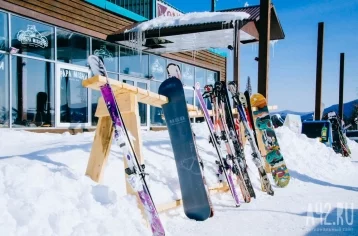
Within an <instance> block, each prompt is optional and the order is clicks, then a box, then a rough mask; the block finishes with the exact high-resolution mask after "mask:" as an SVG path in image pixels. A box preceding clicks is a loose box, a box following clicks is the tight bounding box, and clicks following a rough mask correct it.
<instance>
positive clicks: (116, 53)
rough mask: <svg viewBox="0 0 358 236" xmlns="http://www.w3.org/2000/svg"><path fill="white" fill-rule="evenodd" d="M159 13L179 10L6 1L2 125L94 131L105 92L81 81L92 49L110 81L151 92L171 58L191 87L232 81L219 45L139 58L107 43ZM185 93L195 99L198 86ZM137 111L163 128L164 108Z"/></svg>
mask: <svg viewBox="0 0 358 236" xmlns="http://www.w3.org/2000/svg"><path fill="white" fill-rule="evenodd" d="M129 2H131V4H128V3H129ZM126 4H127V5H126ZM160 14H166V15H169V14H181V12H180V11H178V10H177V9H175V8H173V7H172V6H169V5H167V4H165V3H163V2H161V1H154V0H132V1H128V0H126V1H121V0H110V1H106V0H72V1H67V0H57V1H51V0H31V1H20V0H0V127H1V128H13V129H28V130H33V131H41V132H42V131H50V130H51V131H59V132H62V131H63V130H68V129H74V130H80V131H81V130H84V129H89V130H91V129H93V128H94V127H95V126H96V124H97V119H96V117H94V113H95V110H96V106H97V101H98V97H99V96H100V93H99V92H98V91H92V90H90V89H87V88H84V87H82V85H81V82H82V80H84V79H86V78H88V77H89V76H91V75H90V72H89V69H88V67H87V66H86V59H87V57H88V56H89V55H90V54H99V55H102V56H103V57H104V58H105V64H106V67H107V69H108V71H110V77H111V78H113V79H118V80H120V81H123V82H125V83H129V84H132V85H136V86H138V87H141V88H144V89H149V90H151V91H153V92H157V89H158V86H159V84H160V83H161V81H163V80H164V79H166V77H167V75H166V65H167V64H168V63H171V62H175V63H179V64H180V66H181V68H182V73H183V78H184V82H185V83H186V84H187V85H194V83H195V81H200V82H201V83H213V82H214V81H215V80H218V79H225V78H226V57H225V55H222V54H220V53H217V52H215V51H214V50H205V51H199V52H195V53H193V52H182V53H171V54H164V55H154V54H146V53H143V54H142V55H138V52H136V51H135V50H134V49H132V48H129V47H124V46H119V45H118V44H113V43H109V42H107V41H105V39H106V37H107V35H109V34H111V33H113V32H115V31H117V30H118V29H121V28H123V27H125V26H127V25H130V24H132V23H134V22H139V21H144V20H147V19H152V18H153V17H156V16H157V15H160ZM186 95H187V101H188V103H191V104H194V103H195V101H194V95H193V91H186ZM139 109H140V117H141V124H142V126H143V128H144V129H149V128H150V127H151V126H161V125H163V120H162V118H161V117H162V116H161V109H159V108H154V107H150V106H148V105H145V104H140V106H139Z"/></svg>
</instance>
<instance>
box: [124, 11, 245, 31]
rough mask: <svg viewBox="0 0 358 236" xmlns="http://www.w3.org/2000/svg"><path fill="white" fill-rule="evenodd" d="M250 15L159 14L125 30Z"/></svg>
mask: <svg viewBox="0 0 358 236" xmlns="http://www.w3.org/2000/svg"><path fill="white" fill-rule="evenodd" d="M249 17H250V15H249V14H248V13H246V12H191V13H187V14H184V15H180V16H160V17H157V18H154V19H152V20H149V21H145V22H143V23H140V24H138V25H137V26H135V27H133V28H132V29H130V30H126V31H125V32H135V31H139V32H140V31H146V30H151V29H158V28H165V27H175V26H182V25H196V24H205V23H214V22H225V23H230V22H231V21H235V20H244V19H247V18H249Z"/></svg>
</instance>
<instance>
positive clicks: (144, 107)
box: [137, 82, 147, 126]
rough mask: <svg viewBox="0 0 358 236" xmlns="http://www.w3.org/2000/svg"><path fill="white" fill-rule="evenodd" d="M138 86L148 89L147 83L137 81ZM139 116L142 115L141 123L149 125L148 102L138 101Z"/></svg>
mask: <svg viewBox="0 0 358 236" xmlns="http://www.w3.org/2000/svg"><path fill="white" fill-rule="evenodd" d="M137 87H138V88H142V89H147V84H146V83H141V82H137ZM138 109H139V116H140V124H141V125H142V126H146V125H147V104H144V103H141V102H138Z"/></svg>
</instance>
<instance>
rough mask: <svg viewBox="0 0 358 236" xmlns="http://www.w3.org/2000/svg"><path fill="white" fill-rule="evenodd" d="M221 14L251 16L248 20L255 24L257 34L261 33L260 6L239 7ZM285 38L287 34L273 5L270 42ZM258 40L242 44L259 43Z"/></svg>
mask: <svg viewBox="0 0 358 236" xmlns="http://www.w3.org/2000/svg"><path fill="white" fill-rule="evenodd" d="M219 12H245V13H248V14H250V17H249V18H248V20H249V21H253V22H254V23H255V27H256V30H257V32H258V31H259V29H258V28H259V24H260V5H254V6H248V7H239V8H231V9H225V10H220V11H219ZM284 38H285V33H284V32H283V29H282V26H281V23H280V21H279V19H278V16H277V12H276V9H275V6H274V5H273V4H272V3H271V32H270V40H280V39H284ZM257 41H258V39H257V40H254V41H248V42H245V41H244V42H242V43H252V42H257Z"/></svg>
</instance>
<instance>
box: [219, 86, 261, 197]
mask: <svg viewBox="0 0 358 236" xmlns="http://www.w3.org/2000/svg"><path fill="white" fill-rule="evenodd" d="M215 87H216V90H217V94H218V96H219V97H220V100H221V102H222V104H223V106H224V116H225V120H224V121H223V122H224V123H226V125H225V127H227V129H228V131H227V132H228V134H229V137H230V139H231V141H232V146H233V147H234V150H235V156H236V157H237V158H236V159H235V160H236V161H237V162H238V163H237V165H238V167H239V168H240V172H241V175H242V179H243V181H244V182H245V186H246V191H248V193H249V195H250V196H251V197H253V198H256V194H255V191H254V188H253V187H252V184H251V180H250V176H249V173H248V171H247V164H246V159H245V154H244V148H243V146H241V145H240V143H239V137H238V135H237V132H236V128H235V123H234V117H233V115H232V111H231V106H230V101H229V94H228V91H227V88H226V84H225V82H224V81H221V82H216V86H215Z"/></svg>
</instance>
